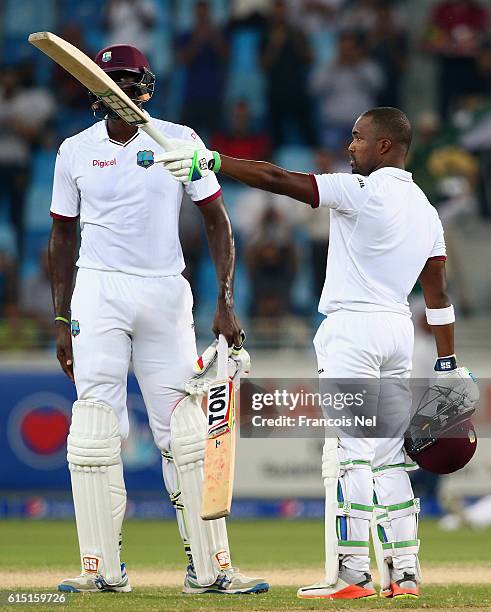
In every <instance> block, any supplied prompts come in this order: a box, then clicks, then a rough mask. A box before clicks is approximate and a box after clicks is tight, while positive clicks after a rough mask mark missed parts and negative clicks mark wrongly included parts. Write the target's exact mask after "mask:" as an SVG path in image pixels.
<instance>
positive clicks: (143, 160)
mask: <svg viewBox="0 0 491 612" xmlns="http://www.w3.org/2000/svg"><path fill="white" fill-rule="evenodd" d="M153 156H154V153H153V151H138V153H137V154H136V163H137V164H138V165H139V166H141V167H142V168H150V166H153V163H154V159H153Z"/></svg>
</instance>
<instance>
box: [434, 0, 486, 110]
mask: <svg viewBox="0 0 491 612" xmlns="http://www.w3.org/2000/svg"><path fill="white" fill-rule="evenodd" d="M488 26H489V11H488V10H487V9H486V8H485V7H484V6H483V5H482V4H481V3H480V2H479V1H478V0H443V2H439V3H438V4H437V5H436V6H434V7H433V10H432V12H431V16H430V20H429V24H428V27H427V32H426V41H425V42H426V50H427V51H428V52H429V53H432V54H433V55H434V56H435V57H436V58H437V61H438V71H439V76H438V82H439V85H438V95H439V109H440V114H441V115H442V117H443V118H444V119H446V118H447V117H448V115H449V113H450V111H451V110H453V108H454V106H455V104H456V103H457V102H458V99H459V98H460V96H462V95H466V94H468V93H473V92H474V91H476V89H478V88H479V81H478V71H477V67H476V58H477V56H478V55H479V52H480V50H481V48H482V46H483V44H484V42H485V40H486V34H487V29H488Z"/></svg>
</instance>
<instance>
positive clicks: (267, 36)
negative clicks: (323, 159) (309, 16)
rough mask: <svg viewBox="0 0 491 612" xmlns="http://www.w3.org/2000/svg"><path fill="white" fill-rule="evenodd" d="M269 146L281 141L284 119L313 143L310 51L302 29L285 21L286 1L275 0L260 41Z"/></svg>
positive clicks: (283, 136)
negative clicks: (268, 125) (308, 88)
mask: <svg viewBox="0 0 491 612" xmlns="http://www.w3.org/2000/svg"><path fill="white" fill-rule="evenodd" d="M261 62H262V66H263V69H264V73H265V76H266V90H267V93H266V95H267V106H268V114H269V121H270V125H271V131H272V137H273V146H274V147H278V146H280V145H282V144H283V143H284V141H285V135H284V132H285V129H286V122H287V121H288V122H289V126H290V125H292V124H293V125H296V127H297V128H298V130H299V132H300V135H301V137H302V140H303V142H304V144H306V145H310V146H315V145H316V143H317V136H316V133H315V130H314V126H313V122H312V112H311V103H310V99H309V96H308V93H307V77H308V70H309V67H310V64H311V62H312V53H311V50H310V46H309V43H308V41H307V38H306V36H305V34H304V33H303V32H302V30H301V29H300V28H298V27H296V26H294V25H292V24H291V23H290V22H289V18H288V4H287V2H286V0H275V1H274V3H273V9H272V12H271V15H270V18H269V22H268V25H267V27H266V29H265V30H264V33H263V37H262V41H261Z"/></svg>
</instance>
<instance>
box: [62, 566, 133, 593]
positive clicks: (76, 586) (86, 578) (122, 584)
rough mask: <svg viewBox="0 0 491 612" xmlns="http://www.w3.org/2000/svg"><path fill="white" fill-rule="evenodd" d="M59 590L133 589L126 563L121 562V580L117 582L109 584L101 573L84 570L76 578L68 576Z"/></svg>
mask: <svg viewBox="0 0 491 612" xmlns="http://www.w3.org/2000/svg"><path fill="white" fill-rule="evenodd" d="M58 591H63V592H66V593H99V592H103V591H113V592H115V593H129V592H130V591H131V586H130V582H129V580H128V574H127V572H126V565H125V564H124V563H121V580H120V581H119V582H118V583H117V584H108V583H107V582H106V581H105V580H104V578H103V576H101V575H100V574H89V573H88V572H82V573H81V574H80V576H77V577H76V578H67V579H66V580H63V582H61V583H60V584H59V585H58Z"/></svg>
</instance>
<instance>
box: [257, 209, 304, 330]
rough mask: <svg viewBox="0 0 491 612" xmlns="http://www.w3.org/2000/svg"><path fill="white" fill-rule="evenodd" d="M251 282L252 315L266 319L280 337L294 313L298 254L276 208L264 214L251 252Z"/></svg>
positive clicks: (285, 224)
mask: <svg viewBox="0 0 491 612" xmlns="http://www.w3.org/2000/svg"><path fill="white" fill-rule="evenodd" d="M247 264H248V269H249V275H250V279H251V303H250V314H251V316H252V317H258V318H260V319H267V321H268V323H267V328H268V329H269V331H270V332H272V333H273V334H275V333H279V332H280V328H281V324H282V322H283V320H284V317H285V316H286V315H288V314H289V312H290V309H291V290H292V285H293V281H294V278H295V272H296V268H297V253H296V249H295V245H294V243H293V236H292V234H291V231H290V228H289V226H288V224H287V223H286V222H285V220H284V219H283V218H282V216H281V213H280V212H279V210H278V209H277V208H275V207H273V206H271V207H269V208H267V209H266V210H265V211H264V215H263V217H262V218H261V219H260V223H259V226H258V228H257V232H256V234H255V236H254V237H253V238H252V241H251V243H250V246H249V249H248V252H247Z"/></svg>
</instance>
